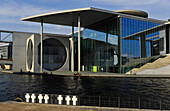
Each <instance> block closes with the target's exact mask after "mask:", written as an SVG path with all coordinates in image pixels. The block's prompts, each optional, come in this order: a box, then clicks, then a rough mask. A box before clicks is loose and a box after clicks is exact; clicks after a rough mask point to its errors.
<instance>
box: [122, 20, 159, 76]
mask: <svg viewBox="0 0 170 111" xmlns="http://www.w3.org/2000/svg"><path fill="white" fill-rule="evenodd" d="M157 25H160V24H158V23H153V22H148V21H142V20H136V19H130V18H121V57H122V66H121V69H122V70H121V72H122V73H126V72H127V71H129V70H131V69H132V68H135V67H140V66H142V65H143V64H144V63H145V62H148V61H149V60H151V57H152V56H156V55H159V50H155V51H153V50H154V49H156V47H154V46H156V44H157V45H158V44H159V31H156V30H155V31H153V32H150V33H146V32H145V33H141V34H140V35H137V34H136V35H134V36H131V35H132V34H135V33H137V32H140V31H144V30H146V29H149V28H152V27H155V26H157ZM157 48H158V49H159V47H157Z"/></svg>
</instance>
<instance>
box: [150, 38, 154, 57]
mask: <svg viewBox="0 0 170 111" xmlns="http://www.w3.org/2000/svg"><path fill="white" fill-rule="evenodd" d="M150 56H153V43H152V41H150Z"/></svg>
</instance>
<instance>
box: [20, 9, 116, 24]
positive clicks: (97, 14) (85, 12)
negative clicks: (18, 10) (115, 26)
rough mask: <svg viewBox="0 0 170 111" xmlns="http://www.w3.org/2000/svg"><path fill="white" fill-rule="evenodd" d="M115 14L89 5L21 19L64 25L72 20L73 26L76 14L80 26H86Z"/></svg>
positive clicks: (76, 20) (75, 22)
mask: <svg viewBox="0 0 170 111" xmlns="http://www.w3.org/2000/svg"><path fill="white" fill-rule="evenodd" d="M117 15H119V13H116V12H113V11H107V10H102V9H97V8H92V7H89V8H80V9H73V10H65V11H58V12H53V13H46V14H41V15H36V16H30V17H26V18H22V19H21V20H23V21H32V22H41V21H42V20H43V23H49V24H57V25H66V26H72V23H73V22H74V26H77V25H78V24H77V23H78V16H80V18H81V27H87V26H90V25H92V24H95V23H98V22H101V21H103V20H106V19H108V18H111V17H115V16H117Z"/></svg>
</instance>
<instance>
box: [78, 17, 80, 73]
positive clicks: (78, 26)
mask: <svg viewBox="0 0 170 111" xmlns="http://www.w3.org/2000/svg"><path fill="white" fill-rule="evenodd" d="M78 72H80V16H78Z"/></svg>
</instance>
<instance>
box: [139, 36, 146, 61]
mask: <svg viewBox="0 0 170 111" xmlns="http://www.w3.org/2000/svg"><path fill="white" fill-rule="evenodd" d="M140 57H141V58H143V57H146V39H145V35H143V34H142V35H141V36H140Z"/></svg>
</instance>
